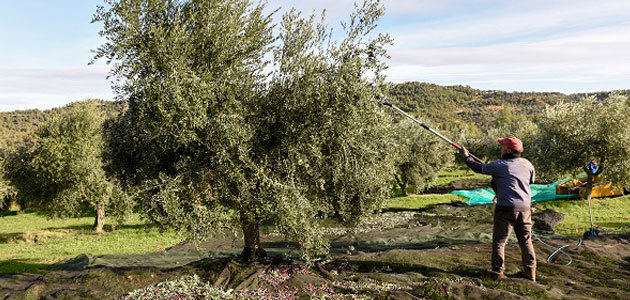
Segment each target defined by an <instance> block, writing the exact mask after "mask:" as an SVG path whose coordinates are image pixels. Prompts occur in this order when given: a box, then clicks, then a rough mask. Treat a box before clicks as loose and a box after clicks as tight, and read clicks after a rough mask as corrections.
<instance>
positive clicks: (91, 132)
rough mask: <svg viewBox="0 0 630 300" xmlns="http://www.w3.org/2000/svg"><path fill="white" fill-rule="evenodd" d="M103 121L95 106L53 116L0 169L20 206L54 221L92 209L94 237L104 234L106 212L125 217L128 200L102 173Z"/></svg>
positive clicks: (83, 105)
mask: <svg viewBox="0 0 630 300" xmlns="http://www.w3.org/2000/svg"><path fill="white" fill-rule="evenodd" d="M103 121H104V115H103V113H102V112H101V111H100V109H99V107H98V102H84V103H75V104H72V105H70V106H67V107H65V108H63V109H58V110H55V111H53V112H51V116H50V119H49V120H48V121H47V122H46V123H45V124H44V125H43V126H42V127H40V128H39V129H38V130H37V131H36V134H35V137H34V139H33V140H30V141H28V142H26V143H25V146H23V147H21V148H20V149H18V150H17V151H15V152H14V153H13V154H12V155H11V156H10V158H9V159H8V160H7V161H6V162H5V164H4V167H5V172H6V173H7V177H8V179H9V181H10V182H11V184H12V185H13V186H14V187H15V189H16V190H17V197H18V201H19V202H24V203H28V204H29V205H32V206H36V207H40V208H42V209H43V211H44V212H45V213H46V214H48V215H51V216H54V217H73V216H79V215H81V214H82V213H83V210H84V208H86V207H91V208H93V209H94V210H95V211H96V216H95V219H94V226H93V230H94V231H95V232H102V231H103V225H104V222H105V210H106V207H115V208H116V209H115V211H116V215H118V216H120V215H121V212H125V211H128V210H129V207H130V206H129V205H128V202H126V201H127V197H126V196H125V194H124V193H123V192H122V190H121V189H120V188H119V187H118V186H117V185H116V184H115V182H114V181H112V180H110V179H109V178H108V177H107V176H106V174H105V171H104V169H103V160H102V159H103V157H102V156H103V155H102V154H103V147H104V143H103ZM123 208H124V209H123Z"/></svg>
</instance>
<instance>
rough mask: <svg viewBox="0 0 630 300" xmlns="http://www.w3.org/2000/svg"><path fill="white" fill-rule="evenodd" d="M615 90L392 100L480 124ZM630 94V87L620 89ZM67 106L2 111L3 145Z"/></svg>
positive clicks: (417, 85)
mask: <svg viewBox="0 0 630 300" xmlns="http://www.w3.org/2000/svg"><path fill="white" fill-rule="evenodd" d="M611 93H613V92H599V93H591V94H573V95H565V94H562V93H523V92H513V93H510V92H505V91H483V90H478V89H474V88H471V87H468V86H459V85H458V86H440V85H436V84H431V83H421V82H407V83H400V84H394V85H393V86H392V88H391V90H390V99H389V101H390V102H392V103H394V104H396V105H398V106H400V108H402V109H403V110H405V111H409V112H412V113H414V114H417V115H420V116H422V117H423V118H427V119H429V120H431V121H432V122H433V123H437V124H440V125H442V127H443V128H448V127H449V125H448V124H450V123H463V122H466V123H474V124H475V125H477V126H478V127H481V128H484V127H487V126H491V125H492V124H493V122H494V121H495V120H496V119H497V118H498V117H499V115H500V114H501V113H502V112H505V110H506V109H507V110H508V111H509V113H514V114H523V115H527V116H530V117H536V116H540V115H542V112H543V111H544V110H545V107H546V106H547V105H556V104H557V103H558V102H560V101H579V99H581V98H583V97H585V96H594V97H596V98H597V99H600V100H604V99H606V98H608V97H609V96H610V94H611ZM616 93H623V94H626V95H629V96H630V90H625V91H616ZM71 105H72V104H69V105H67V106H64V107H60V108H54V109H52V110H45V111H40V110H37V109H33V110H19V111H12V112H0V149H7V148H12V147H15V146H16V145H19V144H20V143H22V140H23V139H24V138H25V137H27V136H28V135H29V134H31V133H32V132H33V131H34V130H35V129H36V128H37V127H38V126H39V125H41V124H42V123H43V122H45V121H46V119H47V117H48V116H49V115H50V113H51V112H53V111H56V110H63V109H65V108H66V107H68V106H71ZM123 107H124V103H122V102H119V101H117V102H112V101H102V108H103V110H104V111H106V112H107V113H108V114H109V115H115V114H118V113H120V112H121V111H122V110H123Z"/></svg>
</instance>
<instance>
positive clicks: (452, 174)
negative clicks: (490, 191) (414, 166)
mask: <svg viewBox="0 0 630 300" xmlns="http://www.w3.org/2000/svg"><path fill="white" fill-rule="evenodd" d="M488 178H489V176H488V175H483V174H478V173H475V172H473V171H471V170H470V169H468V168H465V169H463V168H454V169H451V170H446V171H444V172H442V173H440V175H439V176H438V179H437V181H436V182H435V186H443V185H447V184H449V183H451V182H453V181H455V180H464V179H488Z"/></svg>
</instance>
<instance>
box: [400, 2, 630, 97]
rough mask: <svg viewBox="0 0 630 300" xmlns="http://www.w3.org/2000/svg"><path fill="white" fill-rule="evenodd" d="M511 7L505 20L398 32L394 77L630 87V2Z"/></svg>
mask: <svg viewBox="0 0 630 300" xmlns="http://www.w3.org/2000/svg"><path fill="white" fill-rule="evenodd" d="M509 3H511V4H512V5H511V6H508V7H506V8H503V9H502V11H501V13H500V14H497V15H489V14H488V13H485V12H480V13H478V14H471V15H470V16H466V17H462V18H459V19H441V20H440V21H438V22H435V23H432V24H431V26H430V27H429V26H419V27H417V28H414V29H407V30H404V31H398V32H395V33H393V37H394V39H395V40H396V45H395V46H394V47H392V49H391V52H390V53H391V56H392V60H391V65H392V67H391V68H390V70H389V71H388V74H389V75H390V80H393V81H395V82H400V81H414V80H419V81H430V82H435V83H439V84H464V85H472V86H475V87H477V88H488V89H505V90H540V91H550V90H555V91H564V92H584V91H595V90H606V89H627V88H630V86H628V82H630V52H629V51H627V50H628V49H630V35H629V34H628V33H630V22H629V21H628V20H629V19H628V18H627V15H628V13H629V12H630V2H628V1H603V2H597V3H594V2H585V1H571V2H568V1H554V2H549V3H543V2H540V1H533V2H531V1H530V2H516V1H514V2H509ZM514 3H517V4H514ZM493 13H496V12H493ZM408 28H413V26H410V25H408Z"/></svg>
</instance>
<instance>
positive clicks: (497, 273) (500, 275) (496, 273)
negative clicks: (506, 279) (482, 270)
mask: <svg viewBox="0 0 630 300" xmlns="http://www.w3.org/2000/svg"><path fill="white" fill-rule="evenodd" d="M492 274H493V275H494V280H496V281H501V280H502V279H503V270H499V271H494V270H493V271H492Z"/></svg>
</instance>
